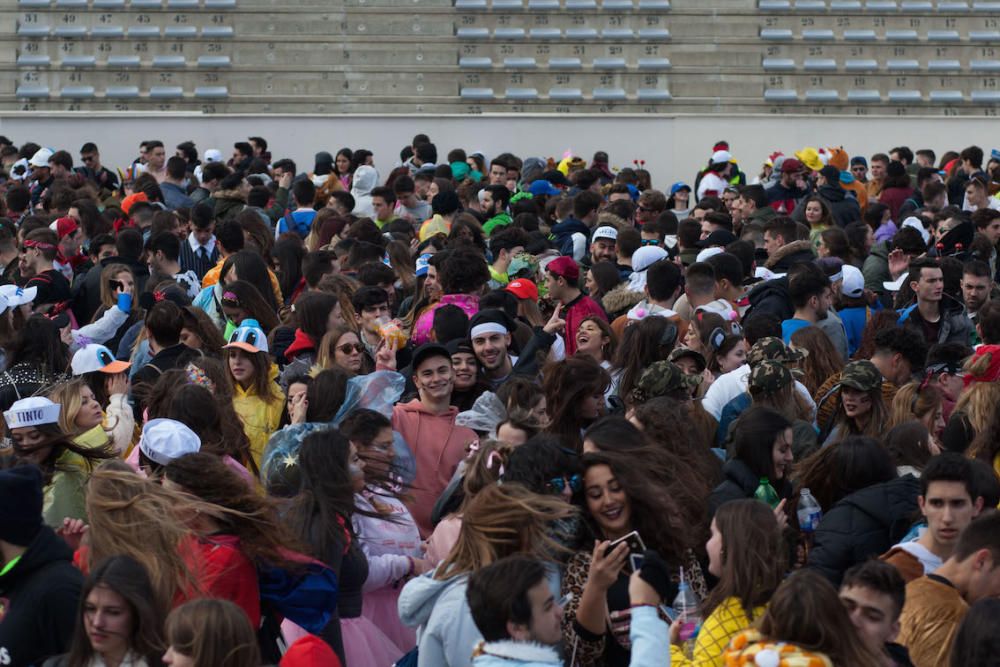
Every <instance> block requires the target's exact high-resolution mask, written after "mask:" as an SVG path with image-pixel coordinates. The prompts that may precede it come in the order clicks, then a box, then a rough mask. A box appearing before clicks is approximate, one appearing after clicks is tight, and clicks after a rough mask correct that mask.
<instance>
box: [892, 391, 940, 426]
mask: <svg viewBox="0 0 1000 667" xmlns="http://www.w3.org/2000/svg"><path fill="white" fill-rule="evenodd" d="M921 385H922V383H921V382H919V381H918V382H908V383H906V384H904V385H903V386H902V387H900V388H899V389H898V390H897V391H896V395H895V396H894V397H893V399H892V405H891V406H890V408H889V423H888V425H887V426H886V430H889V429H891V428H893V427H894V426H899V425H900V424H903V423H906V422H908V421H911V420H913V419H916V420H918V421H923V420H924V418H925V417H926V416H927V415H928V414H933V413H934V412H935V411H936V410H937V409H938V408H939V407H940V406H941V400H942V398H941V391H940V390H939V389H938V388H937V387H935V386H933V385H927V386H921Z"/></svg>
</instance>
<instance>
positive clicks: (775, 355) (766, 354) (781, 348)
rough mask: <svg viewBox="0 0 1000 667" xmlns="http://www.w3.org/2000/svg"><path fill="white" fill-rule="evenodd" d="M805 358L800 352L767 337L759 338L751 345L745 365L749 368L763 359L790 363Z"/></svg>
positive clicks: (771, 337)
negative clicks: (748, 365)
mask: <svg viewBox="0 0 1000 667" xmlns="http://www.w3.org/2000/svg"><path fill="white" fill-rule="evenodd" d="M805 356H806V355H805V354H803V353H802V352H800V351H798V350H793V349H792V348H790V347H788V346H787V345H785V342H784V341H783V340H781V339H780V338H776V337H774V336H768V337H766V338H761V339H760V340H758V341H757V342H756V343H754V344H753V347H751V348H750V352H749V354H747V363H748V364H750V366H751V367H753V366H756V365H757V364H759V363H760V362H762V361H764V360H765V359H770V360H772V361H783V362H785V363H791V362H794V361H801V360H802V359H803V358H804V357H805Z"/></svg>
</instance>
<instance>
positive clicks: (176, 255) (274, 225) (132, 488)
mask: <svg viewBox="0 0 1000 667" xmlns="http://www.w3.org/2000/svg"><path fill="white" fill-rule="evenodd" d="M279 150H280V149H279ZM706 153H707V156H706V157H707V159H706V160H705V161H704V162H703V163H702V164H701V165H700V168H698V169H697V172H696V173H695V174H694V175H693V176H694V178H693V179H691V180H690V184H689V183H688V182H684V181H677V182H674V183H673V184H667V183H665V182H664V183H662V184H657V183H655V182H654V178H655V179H662V178H664V175H663V174H650V173H649V172H647V171H646V170H645V169H643V168H641V166H640V165H639V164H638V163H637V164H636V166H635V168H632V167H624V168H618V169H613V168H612V167H611V165H612V163H611V162H610V160H609V156H608V154H607V153H604V152H598V153H596V154H594V156H593V159H592V161H590V163H589V164H588V162H587V161H586V160H584V159H582V158H581V157H578V156H572V155H566V156H564V157H562V158H559V159H554V158H544V157H526V158H519V157H517V156H515V155H513V154H509V153H505V154H501V155H497V156H492V157H491V158H489V159H488V158H487V156H484V155H483V154H482V153H476V152H467V151H465V150H463V149H461V148H455V149H452V150H450V151H448V152H447V153H446V154H445V153H443V152H441V153H439V151H438V148H437V146H436V145H435V144H434V143H433V142H432V141H431V139H430V138H429V137H427V136H426V135H417V136H416V137H414V138H413V141H412V142H411V144H410V145H408V146H406V147H404V148H403V149H402V151H401V153H400V155H399V158H398V160H394V161H395V162H396V164H397V166H396V167H395V168H393V169H392V170H391V171H390V172H389V173H388V174H382V173H379V171H378V170H377V169H376V168H375V166H374V160H373V155H372V153H371V152H370V151H367V150H353V151H352V150H350V149H347V148H345V149H342V150H341V151H339V152H338V153H336V155H332V154H330V153H327V152H320V153H317V154H316V158H315V164H314V165H313V168H312V170H311V171H308V172H307V171H303V170H302V169H300V167H299V166H298V165H296V164H295V163H294V162H293V161H292V160H290V159H284V158H278V159H275V158H273V157H272V155H271V152H270V151H269V147H268V143H267V141H266V140H265V139H263V138H261V137H251V138H250V139H249V140H248V141H246V142H243V141H241V142H238V143H236V144H235V145H234V147H233V153H232V155H231V157H230V158H229V159H226V157H225V156H224V155H223V154H222V153H221V152H220V151H218V150H214V149H212V150H207V151H205V152H204V153H203V154H202V153H200V152H199V151H198V149H197V148H196V147H195V146H194V144H193V143H191V142H184V143H182V144H180V145H178V146H177V147H176V149H175V153H174V155H172V156H171V157H169V158H168V157H167V151H166V150H165V146H164V144H163V142H161V141H147V142H144V143H143V144H142V145H141V146H140V155H139V157H138V158H137V159H136V160H135V161H134V162H133V163H132V164H130V165H128V166H127V167H122V168H118V169H114V170H112V169H109V168H108V167H106V166H104V165H103V164H102V163H101V157H100V152H99V150H98V147H97V146H96V145H94V144H93V143H86V144H84V145H83V147H82V149H81V150H80V162H81V163H82V165H79V166H75V160H74V158H73V155H71V153H70V152H69V151H67V150H53V149H50V148H46V147H43V146H40V145H38V144H34V143H26V144H24V145H22V146H20V147H18V146H15V145H14V144H13V142H11V141H10V140H8V139H7V138H6V137H0V170H2V181H0V192H2V195H3V196H2V198H0V273H2V275H0V359H2V361H0V363H2V368H3V371H2V373H0V411H2V412H3V417H4V421H5V424H6V433H5V438H4V440H3V443H2V447H0V665H15V666H25V667H30V666H36V665H37V666H41V665H45V666H47V667H52V666H56V667H58V666H67V667H152V666H153V665H159V664H167V665H174V666H176V667H192V666H193V667H261V666H262V665H281V666H282V667H295V666H306V665H308V666H317V667H318V666H324V667H325V666H334V665H340V666H346V667H390V666H391V665H396V666H398V667H414V666H417V667H471V666H475V667H502V666H510V667H514V666H518V665H520V666H523V667H542V666H553V667H554V666H558V665H565V666H568V667H600V666H607V667H627V666H633V667H647V666H653V665H658V666H663V665H670V664H674V665H678V666H684V665H692V666H698V667H708V666H714V667H722V666H723V665H725V666H726V667H736V666H743V665H756V666H759V667H777V666H778V665H784V666H788V667H800V666H802V667H805V666H808V667H814V666H827V667H832V666H837V667H891V666H898V667H905V666H909V665H915V666H916V667H988V666H993V665H996V664H997V662H996V661H997V658H996V656H997V655H998V653H1000V645H998V639H997V638H998V637H1000V614H998V613H997V612H998V611H1000V602H998V601H997V600H996V599H995V598H996V597H997V596H1000V515H998V514H997V513H996V512H995V508H996V507H997V505H998V503H1000V411H998V410H997V409H996V408H997V406H998V405H1000V291H998V282H997V281H998V275H1000V274H998V271H1000V267H998V261H997V249H998V247H1000V197H998V192H1000V151H996V150H994V151H992V153H991V154H990V155H989V159H988V160H987V159H986V155H984V151H983V150H982V149H981V148H979V147H976V146H970V147H968V148H965V149H964V150H962V151H961V152H953V151H949V152H948V153H946V154H944V155H941V156H937V155H936V154H935V153H934V151H931V150H918V151H916V153H914V152H913V151H912V150H910V149H909V148H907V147H904V146H900V147H896V148H893V149H892V150H890V151H888V152H887V153H875V154H873V155H853V156H851V155H848V153H847V152H846V151H845V150H844V149H843V148H840V147H830V148H813V147H805V148H802V149H799V150H795V151H789V154H788V155H784V154H782V153H780V152H776V153H774V154H772V155H770V156H768V157H767V159H766V161H764V162H763V164H762V165H761V166H760V168H759V170H750V171H751V173H750V174H747V173H745V172H744V171H742V170H741V168H740V165H739V164H738V163H737V161H736V160H735V159H734V157H733V154H732V153H731V151H730V146H729V145H728V143H726V142H724V141H720V142H718V143H717V144H716V145H715V146H713V147H711V150H710V151H706ZM387 161H388V160H387ZM700 161H701V160H700V159H699V162H700ZM754 171H756V173H753V172H754Z"/></svg>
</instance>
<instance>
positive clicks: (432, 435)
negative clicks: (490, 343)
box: [392, 343, 477, 539]
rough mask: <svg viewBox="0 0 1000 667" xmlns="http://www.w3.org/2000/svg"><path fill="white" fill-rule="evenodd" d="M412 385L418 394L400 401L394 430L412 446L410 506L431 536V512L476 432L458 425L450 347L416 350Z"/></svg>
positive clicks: (394, 413)
mask: <svg viewBox="0 0 1000 667" xmlns="http://www.w3.org/2000/svg"><path fill="white" fill-rule="evenodd" d="M412 367H413V384H414V385H415V386H416V387H417V395H418V398H415V399H413V400H412V401H410V402H409V403H397V404H396V406H395V407H394V408H393V411H392V428H393V430H395V431H398V432H399V434H400V435H401V436H402V437H403V440H405V441H406V444H407V445H409V447H410V451H411V452H412V453H413V459H414V462H415V465H416V476H415V477H414V479H413V483H412V485H411V487H410V492H409V498H410V500H409V502H407V507H408V508H409V510H410V512H411V513H412V514H413V520H414V521H415V522H416V524H417V527H418V528H419V529H420V537H421V538H423V539H427V537H428V536H429V535H430V534H431V531H432V530H433V526H432V525H431V510H432V508H433V507H434V502H435V501H436V500H437V498H438V496H440V495H441V492H442V491H444V489H445V487H447V486H448V482H449V481H451V478H452V475H453V474H454V473H455V468H456V467H457V466H458V463H459V461H461V460H462V459H464V458H465V455H466V451H467V447H468V446H469V445H470V444H472V443H473V442H475V441H476V440H477V437H476V434H475V432H474V431H472V430H470V429H468V428H465V427H464V426H458V425H456V424H455V417H456V416H457V415H458V408H456V407H454V406H453V405H451V394H452V391H453V389H454V385H455V371H454V368H453V367H452V363H451V354H449V352H448V350H447V348H445V347H444V346H442V345H438V344H436V343H428V344H426V345H422V346H420V347H419V348H417V350H416V351H415V352H414V353H413V364H412Z"/></svg>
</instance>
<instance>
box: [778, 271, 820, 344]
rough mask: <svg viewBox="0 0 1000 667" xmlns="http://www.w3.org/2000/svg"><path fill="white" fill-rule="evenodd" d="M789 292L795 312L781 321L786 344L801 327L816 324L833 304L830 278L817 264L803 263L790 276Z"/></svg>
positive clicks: (782, 334) (783, 338) (782, 336)
mask: <svg viewBox="0 0 1000 667" xmlns="http://www.w3.org/2000/svg"><path fill="white" fill-rule="evenodd" d="M788 294H789V297H790V298H791V300H792V305H793V306H794V307H795V312H794V313H793V314H792V317H791V319H787V320H785V321H783V322H782V323H781V338H782V340H784V341H785V344H786V345H788V344H789V343H790V342H791V340H792V334H793V333H795V332H796V331H798V330H799V329H803V328H805V327H808V326H816V324H817V323H818V322H819V321H820V320H822V319H824V318H825V317H826V314H827V311H829V310H830V308H831V306H832V304H833V294H832V292H831V289H830V279H829V278H827V277H826V274H825V273H823V270H822V269H820V268H819V267H818V266H816V265H815V264H803V265H802V266H800V267H798V270H797V271H796V272H795V273H794V274H792V275H790V276H789V278H788Z"/></svg>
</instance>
